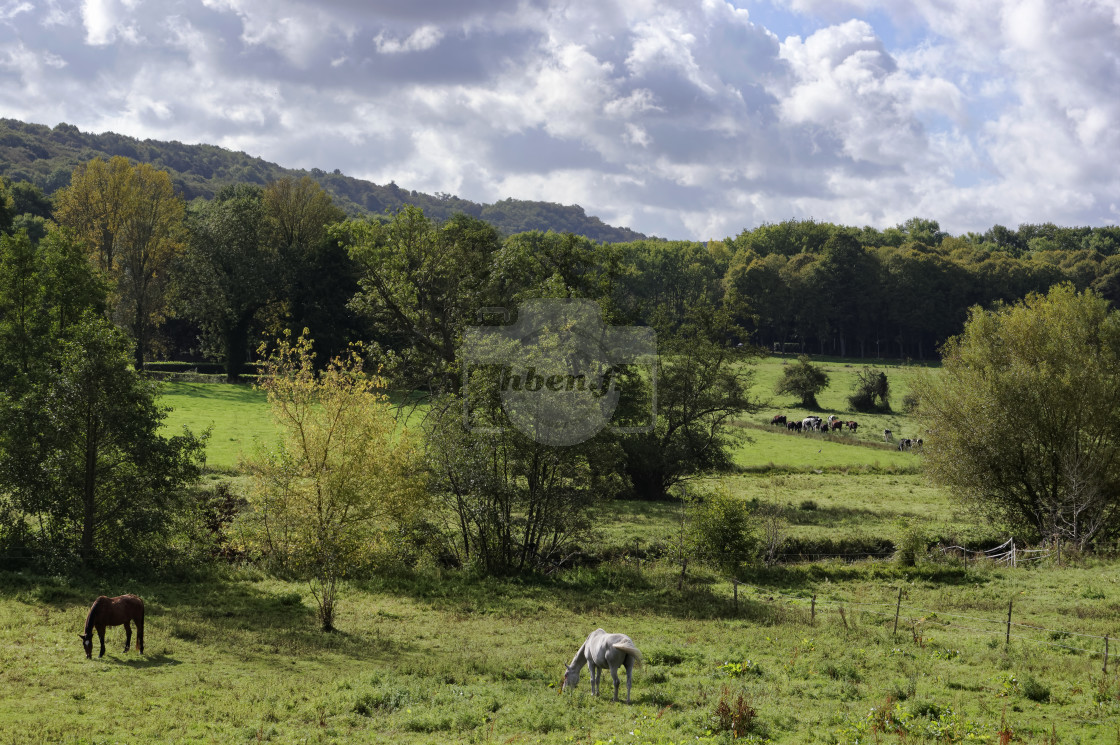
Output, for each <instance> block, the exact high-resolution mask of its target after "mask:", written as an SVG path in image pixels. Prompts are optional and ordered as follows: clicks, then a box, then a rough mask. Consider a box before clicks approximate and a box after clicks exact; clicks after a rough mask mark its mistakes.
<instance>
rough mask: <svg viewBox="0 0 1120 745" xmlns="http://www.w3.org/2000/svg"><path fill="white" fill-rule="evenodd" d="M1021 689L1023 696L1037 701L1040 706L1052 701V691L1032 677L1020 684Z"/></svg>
mask: <svg viewBox="0 0 1120 745" xmlns="http://www.w3.org/2000/svg"><path fill="white" fill-rule="evenodd" d="M1020 689H1021V690H1022V692H1023V695H1024V696H1026V697H1027V698H1029V699H1030V700H1031V701H1037V702H1038V703H1040V704H1045V703H1047V702H1048V701H1050V689H1049V688H1047V687H1046V686H1044V685H1043V684H1042V683H1039V682H1038V681H1037V680H1035V679H1034V678H1033V677H1031V676H1030V675H1028V676H1027V677H1026V678H1024V679H1023V682H1022V683H1021V684H1020Z"/></svg>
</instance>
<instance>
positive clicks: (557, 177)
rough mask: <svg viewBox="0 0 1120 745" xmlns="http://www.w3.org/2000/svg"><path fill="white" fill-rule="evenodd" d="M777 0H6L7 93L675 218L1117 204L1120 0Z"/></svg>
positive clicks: (318, 162) (126, 125) (1035, 217)
mask: <svg viewBox="0 0 1120 745" xmlns="http://www.w3.org/2000/svg"><path fill="white" fill-rule="evenodd" d="M772 2H773V5H771V6H769V7H768V8H767V7H764V6H763V5H760V4H758V3H752V4H750V5H747V7H746V8H738V7H735V6H734V5H733V4H732V3H729V2H725V0H689V1H688V2H668V1H667V0H631V1H626V0H595V1H593V0H565V1H564V2H560V1H559V0H499V1H498V2H488V3H482V2H478V1H475V2H465V1H462V0H455V1H454V2H453V1H452V0H433V2H430V3H415V2H407V1H406V0H385V1H384V2H380V3H377V4H373V5H370V4H367V3H363V2H359V1H358V0H329V1H328V2H315V3H313V2H310V0H202V2H201V3H199V2H197V0H169V1H168V2H166V3H155V2H151V1H150V0H149V1H148V2H142V1H141V0H47V2H46V3H45V4H43V3H37V4H35V5H34V7H32V8H31V9H29V8H28V7H27V3H26V0H8V2H7V3H6V4H5V3H4V2H3V0H0V23H4V24H5V25H6V26H7V27H11V28H12V29H14V30H15V32H16V33H15V34H14V35H12V34H9V37H8V40H7V41H0V69H3V70H5V71H6V73H7V74H6V75H4V76H0V105H2V106H3V107H4V110H5V112H7V115H9V116H19V117H22V118H25V119H29V120H31V121H45V123H49V124H53V123H55V122H56V121H61V120H65V121H68V122H71V123H74V124H77V125H78V126H80V127H82V128H83V129H89V130H95V131H100V130H104V129H113V130H115V131H119V132H122V133H124V134H130V135H135V136H139V137H158V138H165V139H178V140H181V141H186V142H200V141H204V142H213V143H215V144H221V145H225V146H228V147H234V148H236V149H242V150H246V151H248V152H250V153H252V154H256V155H261V156H263V157H266V158H267V159H269V160H273V161H276V162H279V163H282V164H284V165H290V166H295V167H320V168H324V169H326V170H331V169H333V168H341V169H342V170H343V171H345V172H347V173H351V174H353V175H357V176H364V177H372V178H374V179H375V180H378V181H380V182H387V181H389V180H395V181H396V182H397V183H398V184H400V185H401V186H402V187H406V188H410V189H421V190H426V191H442V192H451V193H458V194H460V195H461V196H464V197H467V198H471V199H475V200H478V201H493V200H496V199H501V198H504V197H508V196H513V197H520V198H539V199H546V200H551V201H558V202H563V203H573V202H574V203H579V204H582V205H583V206H584V207H585V208H586V209H587V210H588V211H589V212H590V213H592V214H598V215H600V216H601V217H603V218H604V219H605V220H607V221H608V222H611V221H613V222H617V223H622V224H629V225H630V227H633V228H635V229H638V230H643V231H646V232H651V233H656V234H661V235H666V236H671V237H694V238H709V237H712V236H713V235H717V236H718V235H726V234H734V233H737V232H738V231H739V230H741V229H742V228H744V227H748V226H751V225H754V224H757V223H758V222H760V221H764V220H781V219H785V218H789V217H814V218H816V219H823V220H833V221H837V222H843V223H864V222H866V223H872V224H876V225H878V226H880V227H885V226H889V225H891V224H894V223H896V222H900V221H902V220H905V219H907V218H908V217H911V216H913V215H915V214H921V215H923V216H927V217H931V218H934V219H937V220H939V221H940V222H941V224H942V226H943V227H945V228H947V229H949V230H953V231H964V230H970V229H979V230H983V229H985V228H986V227H989V226H990V225H991V224H993V223H996V222H1000V223H1003V224H1008V225H1015V224H1017V223H1018V222H1023V221H1031V222H1043V221H1053V222H1057V223H1064V224H1076V223H1083V222H1094V221H1096V222H1100V221H1105V220H1108V221H1114V220H1116V219H1117V215H1116V209H1115V205H1117V204H1120V176H1118V175H1117V174H1116V170H1115V168H1114V167H1113V166H1112V164H1113V163H1115V161H1116V157H1117V155H1118V154H1120V61H1118V60H1120V32H1118V28H1120V20H1118V19H1120V6H1118V5H1117V4H1116V2H1114V1H1112V0H1025V1H1024V2H1018V1H1017V0H995V1H994V2H992V3H974V2H972V0H916V1H915V2H914V3H909V4H905V7H904V6H903V4H899V3H891V2H888V1H887V0H847V1H846V2H844V1H842V2H832V0H829V1H828V2H825V0H772ZM783 8H784V12H787V13H795V14H801V15H799V16H797V17H795V18H794V17H791V18H790V19H788V20H789V23H787V24H785V25H786V27H788V28H801V29H807V30H804V31H802V32H801V33H800V35H796V34H795V35H790V34H789V33H784V34H783V36H785V37H786V38H785V39H784V41H780V40H779V39H778V36H777V35H776V34H775V33H772V32H771V31H770V30H769V29H767V28H764V27H763V25H761V23H760V21H759V20H758V18H761V17H764V16H765V15H766V14H765V13H764V12H763V11H764V10H767V11H769V12H771V13H772V14H773V13H780V12H783V11H782V9H783ZM756 11H757V12H756ZM756 16H757V17H756ZM1071 39H1073V40H1076V42H1075V43H1071V41H1070V40H1071Z"/></svg>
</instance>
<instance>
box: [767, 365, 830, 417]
mask: <svg viewBox="0 0 1120 745" xmlns="http://www.w3.org/2000/svg"><path fill="white" fill-rule="evenodd" d="M827 387H828V373H826V372H825V371H824V370H821V369H820V368H819V367H817V366H816V365H814V364H813V363H811V362H810V361H809V356H808V355H805V354H803V355H800V356H798V358H797V362H796V364H793V365H787V366H786V368H785V369H784V370H782V377H781V379H780V380H779V381H778V384H777V386H775V388H774V392H775V393H777V394H778V395H781V394H789V395H792V396H797V397H798V399H799V400H800V403H799V405H800V406H803V407H805V408H807V409H816V408H819V405H818V404H817V394H818V393H820V392H821V391H823V390H824V389H825V388H827Z"/></svg>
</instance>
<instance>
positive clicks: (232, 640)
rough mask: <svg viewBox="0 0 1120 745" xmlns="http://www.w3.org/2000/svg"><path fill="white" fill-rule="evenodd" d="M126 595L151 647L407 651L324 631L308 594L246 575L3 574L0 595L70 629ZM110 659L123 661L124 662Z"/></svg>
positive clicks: (361, 635)
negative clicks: (164, 643) (101, 603)
mask: <svg viewBox="0 0 1120 745" xmlns="http://www.w3.org/2000/svg"><path fill="white" fill-rule="evenodd" d="M125 593H135V594H137V595H139V596H140V597H141V598H143V599H144V604H145V628H144V631H145V640H146V641H147V642H148V644H149V646H151V645H153V644H155V643H157V642H158V641H160V640H161V639H164V640H167V639H170V640H173V642H174V643H176V644H187V645H202V646H209V647H213V646H226V647H228V648H230V649H237V650H238V651H240V652H242V653H244V654H253V655H258V656H260V657H261V659H264V660H266V661H267V660H268V659H269V658H271V657H273V656H275V660H276V661H277V663H280V662H282V661H284V660H286V659H288V657H289V656H290V655H293V654H295V655H301V656H302V655H315V654H323V653H333V654H338V655H343V656H347V657H352V658H356V659H371V658H372V659H376V658H378V657H384V658H388V657H391V656H393V655H396V654H400V653H402V652H406V651H408V649H409V646H408V645H407V644H402V643H400V642H395V641H390V640H387V639H384V638H381V637H379V636H378V635H377V634H376V629H371V631H370V632H365V631H363V630H358V631H355V632H338V631H336V632H333V633H325V632H323V631H321V630H320V629H319V624H318V620H317V618H316V609H315V605H314V600H313V598H311V597H310V595H309V593H307V592H295V591H292V590H290V589H289V590H287V591H279V592H275V591H270V590H269V589H268V588H267V587H262V586H259V585H258V584H256V583H254V582H252V581H248V580H238V579H221V578H218V579H204V578H201V577H196V578H193V579H191V580H190V581H186V582H175V581H171V580H166V581H161V580H158V579H156V580H148V581H144V582H134V581H131V580H127V579H117V578H113V579H105V580H101V581H95V580H89V579H83V578H72V579H70V580H67V579H64V578H59V577H35V576H31V575H24V574H15V573H0V599H10V600H14V601H16V602H20V603H23V604H25V605H28V606H31V607H33V608H40V609H45V610H49V612H50V613H52V614H59V615H61V616H63V617H65V618H66V619H67V620H66V622H65V626H66V628H67V629H68V631H67V633H69V630H74V631H80V630H81V629H82V628H83V625H84V623H85V618H86V614H87V613H88V611H89V607H90V605H91V604H92V603H93V601H94V600H95V599H96V598H97V597H98V596H99V595H108V596H110V597H111V596H114V595H122V594H125ZM343 602H345V601H343ZM118 635H119V636H120V641H121V642H123V636H124V632H123V631H122V629H121V627H119V626H111V627H109V628H107V629H106V642H107V644H108V643H115V642H116V640H117V636H118ZM110 639H112V640H113V642H110V641H109V640H110ZM74 644H75V645H77V640H74ZM150 659H151V662H148V663H144V664H148V665H155V664H178V663H177V662H175V661H173V660H171V659H170V658H166V660H165V658H164V657H163V656H160V655H157V656H154V657H152V658H150ZM114 662H115V663H118V664H128V663H126V661H125V660H114ZM134 662H135V663H136V664H140V663H141V661H139V660H134Z"/></svg>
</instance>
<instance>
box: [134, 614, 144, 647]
mask: <svg viewBox="0 0 1120 745" xmlns="http://www.w3.org/2000/svg"><path fill="white" fill-rule="evenodd" d="M136 650H137V651H138V652H139V653H140V654H144V617H143V616H140V617H139V618H137V619H136Z"/></svg>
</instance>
